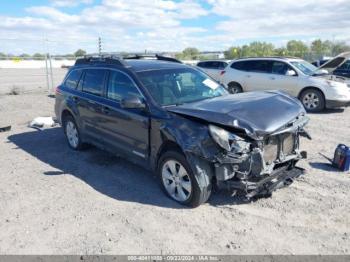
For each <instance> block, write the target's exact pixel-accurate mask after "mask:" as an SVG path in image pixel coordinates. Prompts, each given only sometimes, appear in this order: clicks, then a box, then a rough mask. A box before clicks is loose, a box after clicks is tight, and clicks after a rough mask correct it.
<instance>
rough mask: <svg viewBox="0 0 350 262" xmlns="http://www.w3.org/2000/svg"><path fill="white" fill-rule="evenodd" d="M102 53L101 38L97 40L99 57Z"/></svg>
mask: <svg viewBox="0 0 350 262" xmlns="http://www.w3.org/2000/svg"><path fill="white" fill-rule="evenodd" d="M101 53H102V40H101V37H99V38H98V54H99V55H101Z"/></svg>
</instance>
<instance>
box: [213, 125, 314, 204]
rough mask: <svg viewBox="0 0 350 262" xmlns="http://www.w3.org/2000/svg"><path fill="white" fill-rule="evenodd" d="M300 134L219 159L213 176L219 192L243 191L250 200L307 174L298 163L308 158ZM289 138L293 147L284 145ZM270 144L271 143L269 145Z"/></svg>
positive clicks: (288, 135)
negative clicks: (302, 147) (221, 190)
mask: <svg viewBox="0 0 350 262" xmlns="http://www.w3.org/2000/svg"><path fill="white" fill-rule="evenodd" d="M303 132H304V131H300V132H299V133H298V132H297V133H289V134H286V133H280V134H276V135H275V136H274V137H275V138H276V139H275V140H273V139H270V138H271V137H270V138H269V139H267V141H271V142H264V144H263V145H260V147H258V146H257V147H255V148H253V149H252V150H251V151H250V152H246V153H243V154H240V153H234V152H226V153H225V154H222V155H220V156H217V158H216V161H215V163H214V173H215V177H216V182H217V186H218V187H219V188H220V189H227V190H235V191H243V192H245V195H246V197H247V198H252V197H254V196H257V195H267V194H270V193H272V191H274V190H276V189H278V188H281V187H283V186H286V185H289V184H290V183H291V182H292V181H293V179H294V178H297V177H299V176H300V175H302V174H303V173H304V171H303V170H302V169H300V168H298V167H296V163H297V162H298V161H299V160H301V159H304V158H306V157H307V154H306V152H305V151H299V136H305V134H304V133H303ZM290 136H292V137H293V138H294V140H293V141H294V142H293V144H290V143H289V144H288V143H285V141H289V140H288V139H290ZM269 143H270V144H269Z"/></svg>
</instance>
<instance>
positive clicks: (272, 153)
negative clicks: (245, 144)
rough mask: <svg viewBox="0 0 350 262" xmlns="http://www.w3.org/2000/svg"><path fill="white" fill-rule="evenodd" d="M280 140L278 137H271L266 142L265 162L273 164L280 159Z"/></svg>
mask: <svg viewBox="0 0 350 262" xmlns="http://www.w3.org/2000/svg"><path fill="white" fill-rule="evenodd" d="M278 151H279V139H278V137H277V136H271V137H269V138H268V139H266V141H265V145H264V160H265V162H266V163H267V164H271V163H272V162H273V161H275V160H276V159H277V158H278Z"/></svg>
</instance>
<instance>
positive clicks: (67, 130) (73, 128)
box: [62, 115, 84, 150]
mask: <svg viewBox="0 0 350 262" xmlns="http://www.w3.org/2000/svg"><path fill="white" fill-rule="evenodd" d="M62 122H63V129H64V134H65V136H66V139H67V143H68V146H69V147H70V148H71V149H73V150H82V149H83V147H84V144H83V143H82V140H81V136H80V132H79V129H78V126H77V124H76V122H75V120H74V118H73V117H72V116H71V115H68V116H65V117H64V119H63V121H62Z"/></svg>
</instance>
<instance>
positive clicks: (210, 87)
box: [137, 68, 228, 106]
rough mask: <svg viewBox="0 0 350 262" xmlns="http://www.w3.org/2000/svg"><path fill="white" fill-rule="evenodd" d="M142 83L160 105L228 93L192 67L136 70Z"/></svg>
mask: <svg viewBox="0 0 350 262" xmlns="http://www.w3.org/2000/svg"><path fill="white" fill-rule="evenodd" d="M137 75H138V76H139V78H140V80H141V82H142V83H143V85H144V86H145V87H146V88H147V89H148V91H149V92H150V94H151V95H152V97H153V98H154V100H155V101H156V102H157V103H158V104H160V105H162V106H167V105H177V104H183V103H190V102H194V101H199V100H204V99H208V98H212V97H217V96H222V95H225V94H228V92H227V91H226V89H225V88H223V87H222V86H221V85H219V84H218V83H216V82H215V81H214V80H212V79H210V78H209V77H208V76H207V75H206V74H204V73H202V72H199V71H197V70H194V69H192V68H180V69H162V70H152V71H143V72H138V73H137Z"/></svg>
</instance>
